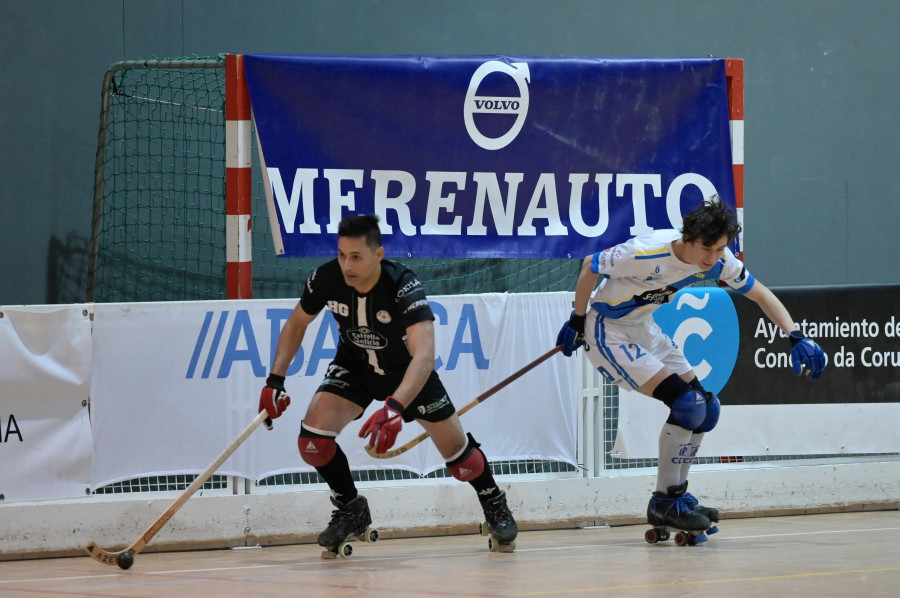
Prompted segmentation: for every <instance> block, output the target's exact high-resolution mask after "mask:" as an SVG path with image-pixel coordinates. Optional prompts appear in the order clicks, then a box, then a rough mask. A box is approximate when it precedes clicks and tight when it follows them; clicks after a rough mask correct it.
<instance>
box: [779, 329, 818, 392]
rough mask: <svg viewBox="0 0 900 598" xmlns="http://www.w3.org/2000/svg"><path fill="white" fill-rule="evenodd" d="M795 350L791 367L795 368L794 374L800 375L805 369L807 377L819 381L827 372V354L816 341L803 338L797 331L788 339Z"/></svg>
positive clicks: (792, 352) (793, 350) (792, 351)
mask: <svg viewBox="0 0 900 598" xmlns="http://www.w3.org/2000/svg"><path fill="white" fill-rule="evenodd" d="M788 338H789V339H790V341H791V345H793V348H792V349H791V365H792V366H793V367H794V373H795V374H798V375H799V374H800V373H802V372H803V368H804V367H805V368H806V369H807V370H808V372H807V375H808V376H809V377H810V378H811V379H813V380H818V379H819V378H821V377H822V372H824V371H825V352H824V351H823V350H822V347H820V346H819V345H818V344H816V341H814V340H812V339H809V338H806V337H804V336H801V334H800V333H799V332H797V331H796V330H795V331H794V332H792V333H791V336H789V337H788Z"/></svg>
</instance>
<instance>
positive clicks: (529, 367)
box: [366, 345, 562, 459]
mask: <svg viewBox="0 0 900 598" xmlns="http://www.w3.org/2000/svg"><path fill="white" fill-rule="evenodd" d="M560 351H562V346H561V345H557V346H555V347H553V348H552V349H550V350H549V351H547V352H546V353H544V354H543V355H541V356H540V357H538V358H537V359H535V360H534V361H532V362H531V363H529V364H528V365H526V366H525V367H523V368H522V369H520V370H519V371H517V372H515V373H513V374H510V375H509V376H508V377H507V378H504V379H503V380H501V381H500V382H498V383H497V384H495V385H493V386H492V387H490V388H489V389H487V390H486V391H484V392H483V393H481V394H480V395H478V396H477V397H475V398H474V399H472V400H471V401H470V402H468V403H466V404H465V405H464V406H463V407H461V408H460V409H459V410H458V411H457V415H462V414H464V413H465V412H466V411H468V410H469V409H471V408H472V407H474V406H475V405H477V404H478V403H481V402H482V401H484V400H485V399H487V398H488V397H490V396H491V395H493V394H495V393H497V391H499V390H501V389H503V388H505V387H506V386H508V385H509V384H510V383H511V382H514V381H515V380H518V379H519V378H520V377H522V376H523V375H524V374H527V373H528V372H530V371H531V370H533V369H534V368H536V367H537V366H539V365H540V364H542V363H544V362H545V361H547V360H548V359H550V358H551V357H553V356H554V355H556V354H557V353H559V352H560ZM426 438H428V432H422V433H421V434H419V435H418V436H416V437H415V438H413V439H412V440H410V441H409V442H407V443H406V444H404V445H402V446H398V447H397V448H395V449H391V450H389V451H385V452H383V453H376V452H375V449H374V447H371V446H369V445H368V444H367V445H366V452H367V453H369V455H371V456H372V457H375V458H376V459H390V458H392V457H396V456H397V455H402V454H403V453H405V452H406V451H408V450H409V449H411V448H412V447H414V446H416V445H417V444H419V443H420V442H422V441H423V440H425V439H426Z"/></svg>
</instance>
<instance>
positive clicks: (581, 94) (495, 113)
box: [244, 55, 737, 258]
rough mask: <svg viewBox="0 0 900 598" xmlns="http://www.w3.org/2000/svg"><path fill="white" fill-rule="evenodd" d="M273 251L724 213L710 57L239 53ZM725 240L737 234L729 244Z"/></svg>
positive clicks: (328, 251) (620, 226)
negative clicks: (361, 233) (367, 229)
mask: <svg viewBox="0 0 900 598" xmlns="http://www.w3.org/2000/svg"><path fill="white" fill-rule="evenodd" d="M244 67H245V70H246V79H247V84H248V87H249V90H250V98H251V104H252V107H253V116H254V119H255V124H256V128H257V133H258V136H259V143H260V150H261V154H262V161H263V163H264V164H263V165H264V170H263V172H264V175H265V176H266V181H265V182H266V185H265V187H266V189H267V197H268V200H269V202H270V204H269V205H270V208H271V210H270V213H277V215H278V220H279V226H278V227H274V226H273V227H272V228H273V236H274V237H275V238H274V241H275V246H276V250H277V252H278V253H279V254H281V255H284V256H287V257H307V256H330V255H332V254H333V253H334V247H335V245H336V239H335V236H336V232H337V224H338V222H339V220H340V219H341V218H342V217H344V216H346V215H348V214H351V213H375V214H378V215H379V216H381V220H382V232H383V233H384V246H385V249H386V251H387V254H388V256H403V257H408V256H413V257H532V258H534V257H551V258H567V257H581V256H584V255H587V254H589V253H592V252H594V251H597V250H598V248H603V247H609V246H612V245H614V244H616V243H620V242H622V241H624V240H626V239H628V238H630V237H632V236H635V235H638V234H641V233H644V232H648V231H650V230H654V229H660V228H678V227H680V224H681V215H682V214H683V213H686V212H687V211H689V210H690V209H692V208H693V207H695V206H696V205H697V204H698V203H699V202H700V201H701V200H702V199H703V198H705V197H709V196H711V195H713V194H718V195H719V196H720V197H721V198H722V200H723V201H725V203H726V204H728V205H729V206H731V207H732V208H734V207H735V199H734V180H733V171H732V157H731V141H730V135H729V116H728V102H727V93H726V83H725V61H724V59H713V58H709V59H631V60H621V59H615V60H613V59H601V58H535V57H515V56H469V57H441V58H438V57H417V56H405V57H350V56H347V57H340V56H286V55H247V56H245V57H244ZM734 249H735V250H737V246H736V245H735V247H734Z"/></svg>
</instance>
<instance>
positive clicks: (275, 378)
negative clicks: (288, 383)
mask: <svg viewBox="0 0 900 598" xmlns="http://www.w3.org/2000/svg"><path fill="white" fill-rule="evenodd" d="M266 386H271V387H272V388H278V389H280V390H284V376H279V375H278V374H269V377H268V378H266Z"/></svg>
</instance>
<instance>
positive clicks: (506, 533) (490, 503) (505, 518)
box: [480, 490, 519, 552]
mask: <svg viewBox="0 0 900 598" xmlns="http://www.w3.org/2000/svg"><path fill="white" fill-rule="evenodd" d="M481 507H482V509H483V510H484V518H485V522H484V523H482V524H481V528H480V531H481V535H482V536H488V535H489V536H490V538H488V548H489V549H490V550H491V552H513V551H514V550H515V549H516V536H517V535H518V534H519V527H518V526H517V525H516V520H515V519H513V515H512V512H510V510H509V506H507V504H506V492H503V491H502V490H501V491H500V494H498V495H497V496H495V497H494V498H491V499H488V500H486V501H484V502H483V503H481Z"/></svg>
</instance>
